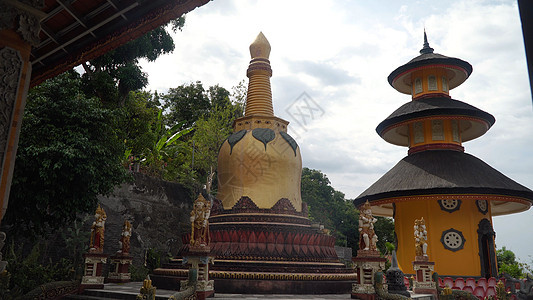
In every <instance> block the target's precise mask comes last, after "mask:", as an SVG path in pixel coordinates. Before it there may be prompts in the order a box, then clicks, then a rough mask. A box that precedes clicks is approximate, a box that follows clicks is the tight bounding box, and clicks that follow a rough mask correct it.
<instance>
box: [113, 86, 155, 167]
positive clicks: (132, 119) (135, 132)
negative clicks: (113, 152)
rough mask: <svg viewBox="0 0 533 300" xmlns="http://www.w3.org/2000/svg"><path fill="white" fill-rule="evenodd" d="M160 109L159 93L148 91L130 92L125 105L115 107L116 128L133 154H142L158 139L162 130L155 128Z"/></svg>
mask: <svg viewBox="0 0 533 300" xmlns="http://www.w3.org/2000/svg"><path fill="white" fill-rule="evenodd" d="M160 110H161V108H160V104H159V101H158V99H157V94H152V93H150V92H147V91H134V92H130V95H129V97H128V99H127V100H126V103H125V105H124V107H121V108H117V109H115V114H116V115H117V125H116V126H115V130H116V132H117V134H118V135H119V137H120V138H121V140H123V141H124V143H125V145H126V148H127V149H130V150H131V155H132V156H136V157H138V156H140V155H141V154H142V153H144V152H145V151H146V149H149V148H151V147H152V146H153V143H154V141H155V140H157V139H158V137H159V135H160V132H155V130H154V128H156V127H157V123H158V119H157V118H158V114H159V112H160Z"/></svg>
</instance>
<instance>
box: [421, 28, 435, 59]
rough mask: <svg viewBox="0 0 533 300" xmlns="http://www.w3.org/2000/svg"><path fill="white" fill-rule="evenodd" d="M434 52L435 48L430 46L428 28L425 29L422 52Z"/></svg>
mask: <svg viewBox="0 0 533 300" xmlns="http://www.w3.org/2000/svg"><path fill="white" fill-rule="evenodd" d="M428 53H433V48H431V47H430V46H429V43H428V36H427V35H426V29H424V46H423V48H422V49H420V54H428Z"/></svg>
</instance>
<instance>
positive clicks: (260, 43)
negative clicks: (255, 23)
mask: <svg viewBox="0 0 533 300" xmlns="http://www.w3.org/2000/svg"><path fill="white" fill-rule="evenodd" d="M250 56H251V57H252V59H254V58H266V59H268V57H269V56H270V43H269V42H268V40H267V39H266V37H265V35H264V34H263V32H259V34H258V35H257V37H256V38H255V41H254V42H253V43H252V44H251V45H250Z"/></svg>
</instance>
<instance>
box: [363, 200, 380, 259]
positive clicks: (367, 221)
mask: <svg viewBox="0 0 533 300" xmlns="http://www.w3.org/2000/svg"><path fill="white" fill-rule="evenodd" d="M376 222H377V219H376V218H374V216H373V215H372V209H371V208H370V203H369V202H368V200H367V201H366V202H365V204H363V206H362V207H361V212H360V213H359V250H371V251H377V248H376V243H377V241H378V236H377V235H376V233H375V232H374V223H376Z"/></svg>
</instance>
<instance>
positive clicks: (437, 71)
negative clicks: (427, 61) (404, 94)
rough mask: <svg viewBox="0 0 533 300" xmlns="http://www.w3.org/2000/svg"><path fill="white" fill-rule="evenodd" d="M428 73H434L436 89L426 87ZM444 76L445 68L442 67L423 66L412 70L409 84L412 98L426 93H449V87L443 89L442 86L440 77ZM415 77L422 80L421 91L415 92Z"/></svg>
mask: <svg viewBox="0 0 533 300" xmlns="http://www.w3.org/2000/svg"><path fill="white" fill-rule="evenodd" d="M430 75H434V76H435V77H436V78H437V90H434V91H430V90H429V89H428V77H429V76H430ZM443 76H444V77H446V70H445V69H443V68H423V69H421V70H418V71H415V72H413V74H411V84H412V85H411V86H412V91H411V95H412V97H413V99H414V98H418V97H420V96H424V95H428V94H435V93H440V94H447V95H449V88H448V90H443V86H442V77H443ZM416 78H420V79H421V80H422V92H421V93H415V80H416Z"/></svg>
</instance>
